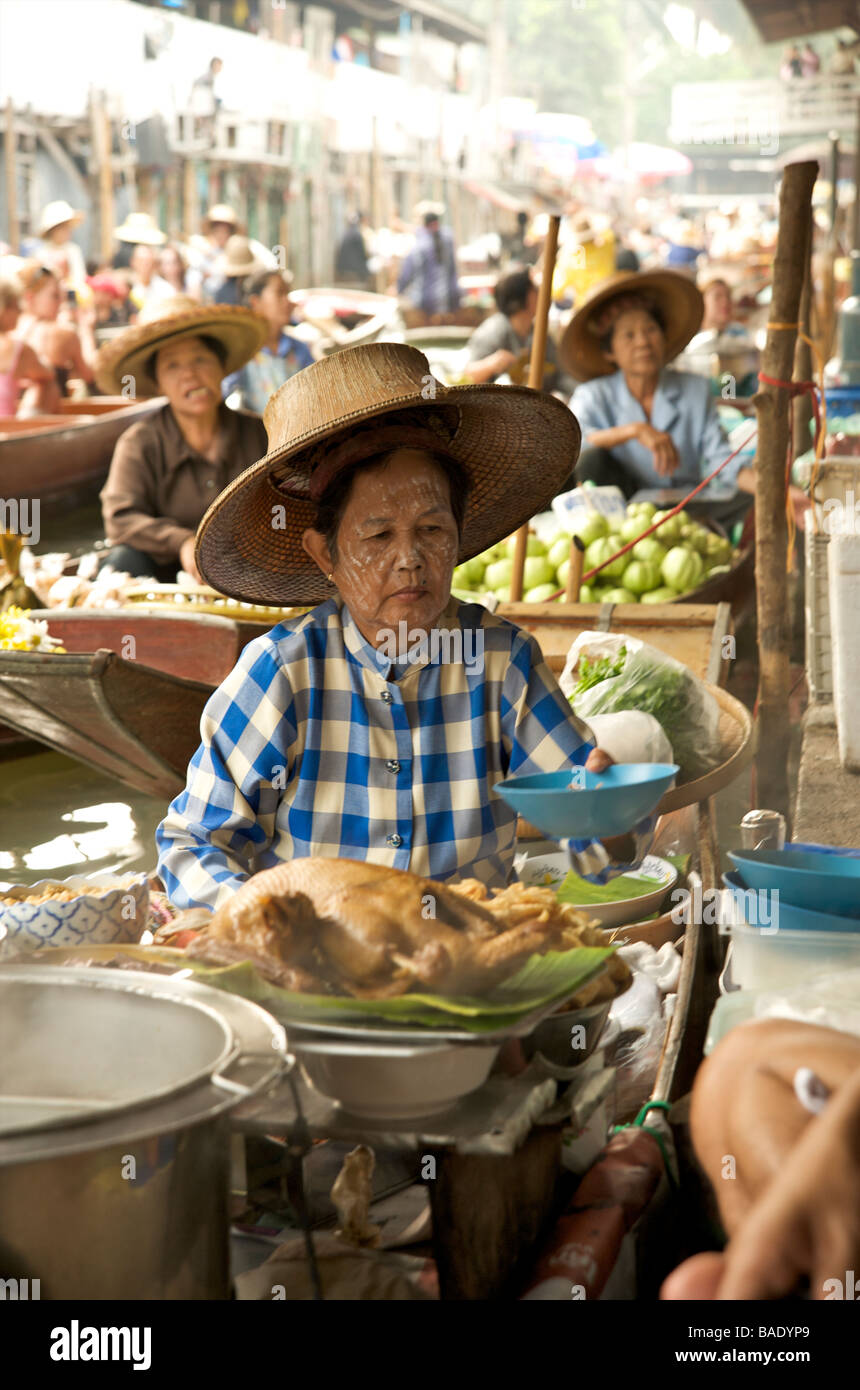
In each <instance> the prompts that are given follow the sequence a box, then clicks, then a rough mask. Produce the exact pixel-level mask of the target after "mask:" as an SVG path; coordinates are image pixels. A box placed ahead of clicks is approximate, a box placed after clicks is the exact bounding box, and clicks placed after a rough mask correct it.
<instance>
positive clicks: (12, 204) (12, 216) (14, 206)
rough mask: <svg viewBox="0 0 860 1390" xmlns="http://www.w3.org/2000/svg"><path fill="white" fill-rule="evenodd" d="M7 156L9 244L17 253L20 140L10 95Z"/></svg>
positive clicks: (5, 149)
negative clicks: (16, 133) (16, 130)
mask: <svg viewBox="0 0 860 1390" xmlns="http://www.w3.org/2000/svg"><path fill="white" fill-rule="evenodd" d="M3 146H4V152H5V156H6V210H7V215H8V219H9V246H10V247H11V249H12V251H13V252H15V253H16V254H17V251H18V248H19V246H20V244H21V226H20V223H19V220H18V140H17V138H16V135H15V107H14V104H13V102H12V98H11V97H10V98H9V100H8V101H7V103H6V129H5V131H4V134H3Z"/></svg>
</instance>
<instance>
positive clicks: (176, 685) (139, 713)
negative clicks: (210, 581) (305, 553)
mask: <svg viewBox="0 0 860 1390" xmlns="http://www.w3.org/2000/svg"><path fill="white" fill-rule="evenodd" d="M34 616H37V617H44V618H46V619H47V621H48V623H49V626H50V631H51V634H52V636H56V637H57V638H58V639H60V641H61V642H62V644H63V646H64V647H65V648H66V652H65V653H48V652H2V653H0V719H2V721H3V723H4V724H5V725H6V726H7V727H8V728H10V729H12V730H13V731H14V733H16V734H17V735H19V736H23V737H24V738H30V739H35V740H37V741H38V742H39V743H42V744H47V745H48V747H50V748H55V749H56V750H57V751H58V752H60V753H65V754H67V755H68V756H69V757H72V758H76V759H77V760H78V761H79V762H82V763H86V764H87V765H88V766H89V767H92V768H95V769H96V770H97V771H99V772H104V773H107V774H108V776H111V777H116V778H117V779H118V780H119V781H120V782H123V783H124V784H125V785H126V786H127V787H132V788H134V789H135V790H136V791H140V792H144V793H146V794H147V795H150V796H156V797H160V798H162V799H168V800H169V799H170V798H172V797H173V796H175V795H176V794H177V792H178V791H180V790H181V788H182V787H183V786H184V784H185V774H186V769H187V767H188V763H189V761H190V759H191V757H192V755H193V753H194V750H195V749H196V747H197V745H198V743H199V742H200V716H201V714H202V713H203V708H204V705H205V704H206V701H207V700H208V699H209V696H210V695H211V694H212V691H213V690H214V688H215V686H216V685H218V684H219V683H220V682H221V681H222V680H223V679H224V677H225V676H226V675H227V674H228V673H229V671H230V670H231V669H232V667H233V666H234V665H235V663H236V660H237V659H238V656H239V653H240V652H241V650H242V648H243V647H244V646H245V644H246V643H247V642H249V641H251V640H252V638H254V637H257V636H260V635H261V634H262V633H264V632H266V631H268V628H267V627H266V626H263V625H261V624H258V623H240V622H235V621H233V620H231V619H227V618H218V617H211V616H196V617H193V618H192V617H187V618H179V617H174V616H168V615H164V614H149V613H147V614H138V613H130V612H129V611H128V610H116V611H113V612H97V611H93V612H87V611H81V612H76V611H75V610H70V611H68V612H59V611H57V610H51V611H49V612H46V613H37V614H34Z"/></svg>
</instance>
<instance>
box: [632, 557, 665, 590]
mask: <svg viewBox="0 0 860 1390" xmlns="http://www.w3.org/2000/svg"><path fill="white" fill-rule="evenodd" d="M659 584H660V568H659V566H658V565H654V564H651V563H649V561H647V560H634V561H633V562H632V564H629V565H628V566H627V568H626V570H625V571H624V585H623V587H624V588H625V589H629V591H630V593H631V594H647V593H648V591H649V590H650V589H656V588H658V586H659Z"/></svg>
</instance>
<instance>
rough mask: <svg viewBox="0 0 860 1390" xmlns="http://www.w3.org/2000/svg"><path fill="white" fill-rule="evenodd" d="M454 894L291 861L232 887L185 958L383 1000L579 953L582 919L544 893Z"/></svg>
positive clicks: (481, 982) (347, 867) (474, 890)
mask: <svg viewBox="0 0 860 1390" xmlns="http://www.w3.org/2000/svg"><path fill="white" fill-rule="evenodd" d="M517 889H520V892H519V893H517V891H516V890H517ZM463 890H464V891H461V892H458V891H457V889H456V887H454V886H449V885H446V884H442V883H437V882H435V881H434V880H432V879H428V878H420V877H419V876H418V875H417V874H412V873H407V872H404V871H403V870H400V869H389V868H385V867H384V866H382V865H379V864H367V863H364V862H361V861H358V860H353V859H296V860H293V861H292V862H291V863H288V864H279V865H278V866H277V868H274V869H266V870H264V871H263V872H262V873H258V874H255V875H254V876H253V878H251V879H249V880H248V882H247V883H244V884H243V885H242V887H241V888H240V889H239V890H238V892H237V893H236V894H235V895H234V897H232V898H231V899H230V900H229V901H228V902H226V903H224V905H223V906H222V907H220V908H219V909H218V911H217V912H216V913H215V915H214V917H213V918H212V920H211V922H210V924H209V925H208V926H207V927H204V928H203V930H202V931H200V932H199V933H198V934H197V936H196V938H195V939H194V941H193V942H192V943H191V945H190V946H189V947H188V954H189V955H192V956H195V957H197V958H199V959H202V960H206V961H209V962H212V963H217V964H232V963H233V962H235V961H240V960H250V961H251V962H252V963H253V964H254V965H255V966H256V967H257V969H258V970H259V971H260V973H261V974H262V975H264V976H265V977H266V978H267V979H269V980H271V981H273V982H274V983H275V984H278V985H280V986H282V987H283V988H284V989H289V990H298V991H308V992H311V993H317V994H320V993H322V994H325V993H334V994H352V995H354V996H355V997H358V998H362V997H368V998H384V997H386V996H389V995H396V994H404V993H406V992H407V991H408V990H410V989H427V990H433V991H434V992H436V993H442V994H470V993H472V994H474V993H479V992H482V991H484V990H487V989H489V988H491V987H492V985H494V984H495V983H496V982H497V981H499V980H501V979H503V978H504V977H505V976H507V975H510V974H512V973H513V972H514V971H515V970H516V969H517V968H518V967H519V966H520V965H522V964H523V963H524V962H525V961H526V960H527V959H528V957H529V956H531V955H534V954H535V953H540V954H542V953H543V952H545V951H550V950H564V949H567V948H568V947H569V946H574V945H579V944H583V938H582V930H583V928H585V927H586V922H587V919H586V918H585V916H584V915H582V914H580V913H577V912H576V910H575V909H573V908H570V907H567V908H558V909H557V910H555V905H554V900H553V898H552V894H548V895H547V898H548V900H549V901H550V902H551V903H553V908H551V909H549V910H547V907H546V905H545V903H544V901H543V899H541V898H540V897H539V896H538V897H537V898H536V897H535V894H538V895H540V894H541V893H543V892H544V890H540V889H538V890H535V889H529V890H525V891H523V890H522V888H521V885H515V886H514V888H510V889H506V890H504V892H503V893H501V894H499V895H498V896H497V897H496V898H495V899H487V900H486V901H485V902H481V901H478V900H477V899H478V898H479V897H480V894H481V893H482V892H483V889H482V887H481V885H475V884H473V883H470V884H468V885H467V884H464V885H463ZM506 895H513V896H512V897H511V898H510V899H509V901H510V908H509V910H508V911H507V912H506V911H505V910H504V900H505V899H506ZM491 904H492V908H491Z"/></svg>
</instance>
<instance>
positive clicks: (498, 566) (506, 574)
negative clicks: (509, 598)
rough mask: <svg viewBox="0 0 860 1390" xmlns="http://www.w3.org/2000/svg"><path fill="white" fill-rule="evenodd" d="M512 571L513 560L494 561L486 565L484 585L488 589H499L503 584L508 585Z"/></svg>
mask: <svg viewBox="0 0 860 1390" xmlns="http://www.w3.org/2000/svg"><path fill="white" fill-rule="evenodd" d="M513 571H514V562H513V560H509V559H504V560H494V561H493V563H492V564H491V565H487V569H486V572H485V574H484V583H485V584H486V585H487V588H488V589H501V588H502V587H503V586H504V585H505V584H507V585H509V584H510V582H511V575H512V574H513Z"/></svg>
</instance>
